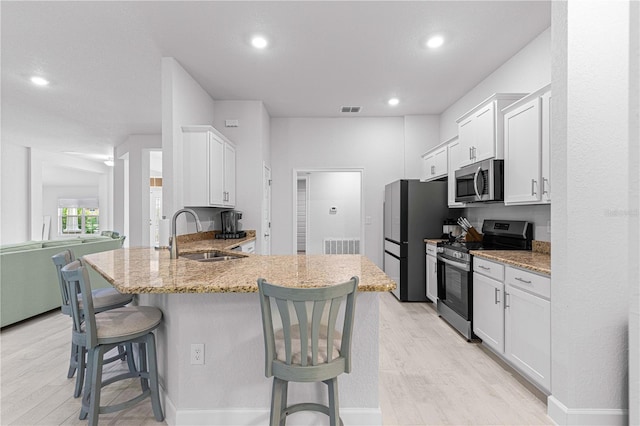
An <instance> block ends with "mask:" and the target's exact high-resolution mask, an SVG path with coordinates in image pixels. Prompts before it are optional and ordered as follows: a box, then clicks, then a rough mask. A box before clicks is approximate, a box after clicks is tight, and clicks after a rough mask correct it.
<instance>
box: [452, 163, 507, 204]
mask: <svg viewBox="0 0 640 426" xmlns="http://www.w3.org/2000/svg"><path fill="white" fill-rule="evenodd" d="M455 176H456V182H455V184H456V186H455V187H456V201H457V202H463V203H477V202H487V201H501V200H503V199H504V160H485V161H480V162H478V163H474V164H470V165H468V166H466V167H463V168H461V169H459V170H456V173H455Z"/></svg>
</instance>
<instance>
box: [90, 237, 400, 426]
mask: <svg viewBox="0 0 640 426" xmlns="http://www.w3.org/2000/svg"><path fill="white" fill-rule="evenodd" d="M209 247H211V245H208V244H207V243H206V241H203V240H201V241H192V242H186V243H183V244H182V245H181V246H179V249H180V253H181V254H188V253H197V252H203V251H207V250H211V249H210V248H209ZM222 252H223V253H224V252H225V251H224V250H223V251H222ZM228 253H229V254H234V255H236V256H241V258H238V259H234V260H225V261H217V262H198V261H195V260H190V259H186V258H178V259H170V258H169V252H168V250H155V249H151V248H129V249H119V250H113V251H109V252H103V253H96V254H93V255H89V256H85V257H84V259H85V260H86V262H87V263H88V264H89V265H91V266H92V267H93V268H94V269H96V271H98V273H100V274H101V275H102V276H103V277H105V279H107V281H109V282H110V283H111V284H112V285H113V286H114V287H115V288H117V289H118V290H119V291H121V292H124V293H137V294H139V295H140V296H139V303H140V304H141V305H153V306H157V307H159V308H160V309H162V311H163V313H164V321H163V324H162V325H161V327H160V328H159V329H158V331H157V333H156V335H157V339H158V343H157V345H158V357H159V359H158V362H159V367H160V370H159V372H160V376H161V377H160V383H161V387H162V389H163V394H164V395H163V396H164V398H163V407H164V409H165V412H166V420H167V423H168V424H177V425H181V424H210V425H228V424H238V425H240V424H246V425H263V424H268V421H269V406H270V396H271V379H267V378H266V377H265V376H264V349H263V338H262V319H261V315H260V306H259V301H258V295H257V291H258V287H257V282H256V281H257V279H258V278H261V277H262V278H266V279H267V280H268V281H269V282H273V283H276V284H280V285H286V286H296V287H314V286H325V285H332V284H336V283H339V282H343V281H346V280H348V279H349V278H351V277H352V276H354V275H357V276H359V277H360V284H359V286H358V290H359V293H358V297H357V302H356V318H355V319H356V323H355V324H356V325H355V331H354V339H353V349H352V350H353V353H354V361H353V370H352V373H351V374H345V375H342V376H341V377H340V379H339V381H340V404H341V407H340V409H341V416H342V419H343V420H344V422H345V424H354V425H358V424H359V425H372V424H381V423H382V415H381V412H380V406H379V398H378V327H379V307H378V293H377V292H383V291H389V290H392V289H393V288H395V283H394V282H393V281H392V280H391V279H390V278H389V277H387V276H386V275H385V274H384V272H382V271H381V270H380V269H379V268H378V267H377V266H376V265H375V264H373V262H371V261H370V260H369V259H367V258H366V257H364V256H359V255H315V256H300V255H289V256H287V255H283V256H261V255H246V254H242V253H238V252H228ZM196 343H201V344H204V347H205V350H204V364H202V365H197V364H193V363H192V362H191V356H190V354H191V345H192V344H196ZM289 399H290V403H295V402H302V401H322V400H326V388H325V387H324V385H323V384H322V383H319V384H298V383H292V384H291V386H290V390H289ZM316 415H317V414H316V413H299V414H296V416H294V417H292V419H291V421H292V422H295V423H296V424H311V423H314V422H315V420H314V419H315V418H316V417H315V416H316ZM305 416H307V417H305ZM319 418H320V419H322V417H319ZM321 421H324V419H322V420H321Z"/></svg>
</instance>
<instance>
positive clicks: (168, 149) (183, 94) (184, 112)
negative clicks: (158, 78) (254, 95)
mask: <svg viewBox="0 0 640 426" xmlns="http://www.w3.org/2000/svg"><path fill="white" fill-rule="evenodd" d="M214 110H215V107H214V101H213V99H211V96H209V94H208V93H207V92H206V91H205V90H204V89H203V88H202V87H201V86H200V84H199V83H198V82H197V81H195V80H194V79H193V77H191V75H189V73H188V72H187V71H186V70H185V69H184V68H182V66H181V65H180V64H179V63H178V61H176V60H175V59H174V58H162V154H163V155H162V175H163V177H162V207H163V208H162V213H163V215H165V216H167V218H171V217H172V216H173V213H174V212H175V211H176V210H178V209H181V208H182V207H184V203H183V198H182V182H183V179H182V126H189V125H199V124H209V125H212V124H213V117H214ZM187 220H189V221H192V219H191V218H190V216H188V219H187ZM181 231H182V232H184V229H182V230H181ZM182 232H179V233H182ZM191 232H192V231H191Z"/></svg>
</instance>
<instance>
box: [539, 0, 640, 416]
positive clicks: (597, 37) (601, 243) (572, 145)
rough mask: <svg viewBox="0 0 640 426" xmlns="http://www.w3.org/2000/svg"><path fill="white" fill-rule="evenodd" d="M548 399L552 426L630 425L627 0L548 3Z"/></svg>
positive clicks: (632, 220) (631, 220)
mask: <svg viewBox="0 0 640 426" xmlns="http://www.w3.org/2000/svg"><path fill="white" fill-rule="evenodd" d="M552 58H553V60H552V90H553V102H552V115H553V117H552V129H553V130H552V131H553V133H552V138H553V139H552V141H553V142H552V163H551V166H552V176H553V185H554V188H553V191H554V202H553V204H552V206H551V224H552V233H551V240H552V247H553V250H552V255H551V256H552V258H551V264H552V267H553V274H552V286H551V287H552V289H551V300H552V310H551V323H552V337H551V352H552V386H551V391H552V396H551V397H550V398H549V406H548V410H549V415H550V416H551V417H552V419H553V420H554V421H555V422H556V423H558V424H560V425H564V424H574V425H577V424H588V425H605V424H606V425H614V424H620V425H622V424H627V422H628V396H629V394H628V381H627V374H628V362H629V357H628V346H627V345H628V325H629V314H628V312H629V287H630V278H631V277H630V275H631V274H630V272H631V270H632V265H631V263H630V260H629V258H628V257H627V253H628V252H629V246H630V242H629V239H628V238H627V234H626V233H627V232H629V231H630V230H632V228H630V225H634V227H635V228H636V229H635V231H632V232H635V233H636V234H635V238H636V239H637V237H638V234H637V217H633V214H632V211H631V210H630V209H629V207H630V205H629V201H630V198H629V189H630V179H629V176H630V171H631V170H630V167H631V168H634V169H635V173H636V175H637V168H638V162H637V160H636V161H635V162H630V161H629V152H630V147H631V143H630V140H629V112H628V111H629V88H630V86H629V2H628V1H614V2H608V1H578V0H570V1H568V2H553V4H552Z"/></svg>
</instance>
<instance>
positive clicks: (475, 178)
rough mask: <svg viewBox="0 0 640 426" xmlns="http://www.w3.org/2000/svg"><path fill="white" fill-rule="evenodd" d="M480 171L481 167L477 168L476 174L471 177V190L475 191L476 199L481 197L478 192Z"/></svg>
mask: <svg viewBox="0 0 640 426" xmlns="http://www.w3.org/2000/svg"><path fill="white" fill-rule="evenodd" d="M481 170H482V166H480V167H478V170H476V173H475V174H474V175H473V189H474V190H475V191H476V195H477V196H478V199H482V197H481V196H480V191H478V175H479V174H480V171H481Z"/></svg>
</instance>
